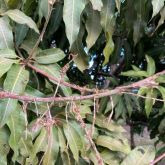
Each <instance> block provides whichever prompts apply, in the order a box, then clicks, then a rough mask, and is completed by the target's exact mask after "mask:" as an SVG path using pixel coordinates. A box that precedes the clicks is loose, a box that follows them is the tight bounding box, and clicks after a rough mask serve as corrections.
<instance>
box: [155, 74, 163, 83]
mask: <svg viewBox="0 0 165 165" xmlns="http://www.w3.org/2000/svg"><path fill="white" fill-rule="evenodd" d="M156 82H158V83H165V75H160V76H159V77H158V78H156Z"/></svg>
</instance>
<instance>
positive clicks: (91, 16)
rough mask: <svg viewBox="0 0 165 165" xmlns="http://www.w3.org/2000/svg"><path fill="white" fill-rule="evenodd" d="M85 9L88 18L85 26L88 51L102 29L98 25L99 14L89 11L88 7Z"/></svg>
mask: <svg viewBox="0 0 165 165" xmlns="http://www.w3.org/2000/svg"><path fill="white" fill-rule="evenodd" d="M87 9H88V10H87V11H88V12H87V13H88V18H87V21H86V24H85V25H86V29H87V32H88V35H87V38H86V43H87V47H88V49H90V48H91V47H92V46H93V45H94V44H95V42H96V40H97V38H98V37H99V35H100V33H101V30H102V27H101V24H100V13H99V12H98V11H95V10H93V9H91V7H90V6H89V7H88V8H87Z"/></svg>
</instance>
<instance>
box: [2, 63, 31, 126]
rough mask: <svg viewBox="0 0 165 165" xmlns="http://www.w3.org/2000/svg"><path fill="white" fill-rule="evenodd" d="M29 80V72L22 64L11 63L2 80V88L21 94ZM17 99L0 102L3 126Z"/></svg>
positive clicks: (15, 105)
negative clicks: (3, 80)
mask: <svg viewBox="0 0 165 165" xmlns="http://www.w3.org/2000/svg"><path fill="white" fill-rule="evenodd" d="M28 80H29V73H28V72H27V71H26V70H25V68H24V67H23V66H20V65H13V66H12V67H11V68H10V71H9V72H8V74H7V77H6V79H5V82H4V90H6V91H9V92H11V93H15V94H22V93H23V92H24V90H25V87H26V84H27V82H28ZM17 102H18V101H17V100H13V99H5V100H2V101H1V102H0V125H1V126H3V125H4V124H5V123H6V122H7V120H8V119H9V117H10V115H11V113H12V112H13V111H14V110H15V108H16V107H17Z"/></svg>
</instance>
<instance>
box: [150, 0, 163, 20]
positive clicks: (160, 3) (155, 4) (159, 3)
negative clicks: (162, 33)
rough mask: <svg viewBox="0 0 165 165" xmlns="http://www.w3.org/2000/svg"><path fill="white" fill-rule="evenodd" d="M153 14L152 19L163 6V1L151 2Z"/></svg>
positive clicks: (154, 0) (153, 0) (155, 0)
mask: <svg viewBox="0 0 165 165" xmlns="http://www.w3.org/2000/svg"><path fill="white" fill-rule="evenodd" d="M152 6H153V13H152V18H153V17H154V16H155V15H156V14H158V13H159V12H160V10H161V8H162V7H163V6H164V0H152Z"/></svg>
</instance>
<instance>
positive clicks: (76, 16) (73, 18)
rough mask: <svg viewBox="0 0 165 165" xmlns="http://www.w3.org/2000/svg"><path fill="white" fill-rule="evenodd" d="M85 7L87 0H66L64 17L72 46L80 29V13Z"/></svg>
mask: <svg viewBox="0 0 165 165" xmlns="http://www.w3.org/2000/svg"><path fill="white" fill-rule="evenodd" d="M84 7H85V1H84V0H79V2H78V3H77V1H76V0H64V8H63V19H64V22H65V27H66V35H67V38H68V40H69V44H70V47H71V46H72V44H73V42H74V41H75V40H76V38H77V35H78V32H79V29H80V15H81V13H82V11H83V9H84Z"/></svg>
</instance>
